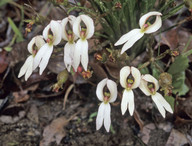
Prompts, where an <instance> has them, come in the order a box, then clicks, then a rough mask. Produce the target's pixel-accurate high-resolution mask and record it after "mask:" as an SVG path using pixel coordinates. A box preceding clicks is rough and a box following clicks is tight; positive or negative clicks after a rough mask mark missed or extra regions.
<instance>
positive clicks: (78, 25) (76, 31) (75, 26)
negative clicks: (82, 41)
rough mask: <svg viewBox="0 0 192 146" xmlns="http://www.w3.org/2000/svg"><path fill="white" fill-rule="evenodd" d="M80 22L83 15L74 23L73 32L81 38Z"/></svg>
mask: <svg viewBox="0 0 192 146" xmlns="http://www.w3.org/2000/svg"><path fill="white" fill-rule="evenodd" d="M80 23H81V17H77V18H76V20H75V22H74V24H73V32H74V34H75V35H76V36H78V37H79V38H80V29H81V28H80V27H81V26H80Z"/></svg>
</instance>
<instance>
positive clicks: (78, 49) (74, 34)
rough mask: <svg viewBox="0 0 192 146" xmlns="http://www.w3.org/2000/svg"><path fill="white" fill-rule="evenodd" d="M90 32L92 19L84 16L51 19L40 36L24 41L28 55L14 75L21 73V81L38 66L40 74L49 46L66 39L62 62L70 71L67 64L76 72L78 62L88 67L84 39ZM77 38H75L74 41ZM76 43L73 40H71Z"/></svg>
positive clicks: (45, 63)
mask: <svg viewBox="0 0 192 146" xmlns="http://www.w3.org/2000/svg"><path fill="white" fill-rule="evenodd" d="M93 34H94V23H93V20H92V19H91V18H90V17H89V16H87V15H80V16H78V17H77V18H76V17H75V16H72V15H70V16H68V17H67V18H64V19H63V20H62V21H60V20H58V21H55V20H52V21H51V22H50V23H49V24H48V25H47V26H46V27H45V29H44V30H43V35H42V36H41V35H40V36H36V37H34V38H33V39H32V40H31V41H30V42H29V44H28V51H29V52H30V53H31V54H32V55H30V56H29V57H28V58H27V60H26V61H25V63H24V65H23V66H22V67H21V69H20V72H19V75H18V77H21V76H23V75H24V74H25V80H27V79H28V78H29V76H30V75H31V74H32V72H33V71H34V70H35V69H36V68H37V67H39V68H40V70H39V74H40V75H41V74H42V73H43V71H44V70H45V68H46V66H47V64H48V62H49V59H50V57H51V54H52V52H53V47H54V46H56V45H58V44H59V43H60V42H61V39H62V38H63V40H65V41H67V43H66V44H65V46H64V64H65V66H66V68H67V70H68V71H69V72H70V70H71V67H73V68H74V70H75V71H77V68H78V66H79V64H80V62H81V64H82V66H83V68H84V70H85V71H87V66H88V62H89V61H88V60H89V58H88V41H87V39H89V38H91V37H92V36H93ZM78 38H79V40H77V39H78ZM76 40H77V42H76V43H75V41H76Z"/></svg>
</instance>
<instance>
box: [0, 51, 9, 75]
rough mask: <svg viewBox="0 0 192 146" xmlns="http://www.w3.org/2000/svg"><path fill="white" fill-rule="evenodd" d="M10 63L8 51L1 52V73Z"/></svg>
mask: <svg viewBox="0 0 192 146" xmlns="http://www.w3.org/2000/svg"><path fill="white" fill-rule="evenodd" d="M8 64H9V61H8V58H7V52H6V51H2V52H0V74H1V73H3V72H4V71H5V70H6V69H7V66H8Z"/></svg>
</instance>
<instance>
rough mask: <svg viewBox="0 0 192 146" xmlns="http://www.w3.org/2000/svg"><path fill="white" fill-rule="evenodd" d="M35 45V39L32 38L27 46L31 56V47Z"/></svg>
mask: <svg viewBox="0 0 192 146" xmlns="http://www.w3.org/2000/svg"><path fill="white" fill-rule="evenodd" d="M34 44H35V37H33V38H32V39H31V41H30V42H29V44H28V45H27V49H28V51H29V52H30V53H31V54H32V51H33V45H34Z"/></svg>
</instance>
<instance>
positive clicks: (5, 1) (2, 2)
mask: <svg viewBox="0 0 192 146" xmlns="http://www.w3.org/2000/svg"><path fill="white" fill-rule="evenodd" d="M12 1H13V0H1V1H0V7H1V6H3V5H5V4H6V3H9V2H12Z"/></svg>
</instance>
